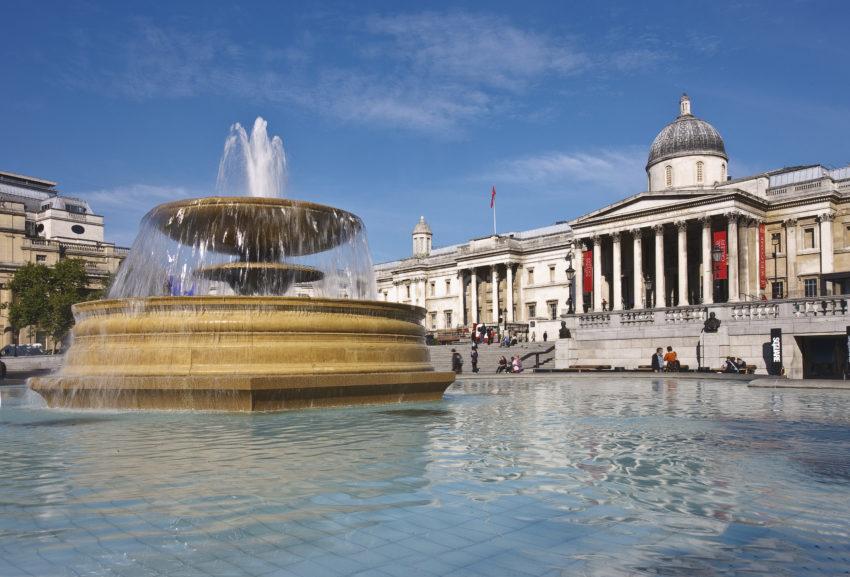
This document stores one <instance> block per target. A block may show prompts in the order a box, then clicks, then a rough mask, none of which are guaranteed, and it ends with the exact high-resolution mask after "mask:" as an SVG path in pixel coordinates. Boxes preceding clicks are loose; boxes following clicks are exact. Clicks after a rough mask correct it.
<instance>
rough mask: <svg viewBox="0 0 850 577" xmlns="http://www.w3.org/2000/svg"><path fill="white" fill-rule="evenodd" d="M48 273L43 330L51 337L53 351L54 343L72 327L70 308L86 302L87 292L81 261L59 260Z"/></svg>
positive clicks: (84, 268) (72, 320)
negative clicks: (48, 280) (45, 315)
mask: <svg viewBox="0 0 850 577" xmlns="http://www.w3.org/2000/svg"><path fill="white" fill-rule="evenodd" d="M50 273H51V274H50V284H49V285H48V295H47V311H48V312H47V318H46V323H45V325H46V326H45V328H46V329H47V332H48V333H49V334H50V336H52V337H53V343H54V344H53V348H54V351H55V349H56V343H58V342H60V341H61V340H62V338H63V337H64V336H65V335H66V334H67V332H68V331H69V330H70V329H71V327H72V326H74V314H73V313H72V312H71V307H72V306H73V305H75V304H77V303H78V302H82V301H84V300H87V299H88V294H89V291H88V290H87V289H86V267H85V263H84V262H83V261H82V260H79V259H75V258H69V259H64V260H60V261H59V262H58V263H56V266H54V267H53V268H52V269H50Z"/></svg>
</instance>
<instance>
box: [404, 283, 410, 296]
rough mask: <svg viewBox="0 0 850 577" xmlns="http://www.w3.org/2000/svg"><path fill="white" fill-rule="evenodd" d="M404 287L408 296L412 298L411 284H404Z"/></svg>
mask: <svg viewBox="0 0 850 577" xmlns="http://www.w3.org/2000/svg"><path fill="white" fill-rule="evenodd" d="M404 288H405V290H406V291H407V298H410V285H409V284H406V285H404Z"/></svg>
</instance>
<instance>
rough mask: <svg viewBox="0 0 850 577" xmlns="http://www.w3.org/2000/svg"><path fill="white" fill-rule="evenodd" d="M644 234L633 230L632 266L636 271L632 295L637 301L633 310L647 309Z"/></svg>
mask: <svg viewBox="0 0 850 577" xmlns="http://www.w3.org/2000/svg"><path fill="white" fill-rule="evenodd" d="M642 234H643V231H642V230H641V229H639V228H634V229H632V255H633V259H632V260H633V261H634V264H633V266H632V268H633V269H634V278H633V279H632V281H633V283H632V284H633V288H632V291H633V292H632V294H633V295H634V296H633V297H632V298H634V301H635V304H634V307H632V308H636V309H643V308H646V303H645V302H644V299H646V291H644V290H643V253H642V252H641V251H642V248H641V247H642V244H643V239H642V237H641V235H642Z"/></svg>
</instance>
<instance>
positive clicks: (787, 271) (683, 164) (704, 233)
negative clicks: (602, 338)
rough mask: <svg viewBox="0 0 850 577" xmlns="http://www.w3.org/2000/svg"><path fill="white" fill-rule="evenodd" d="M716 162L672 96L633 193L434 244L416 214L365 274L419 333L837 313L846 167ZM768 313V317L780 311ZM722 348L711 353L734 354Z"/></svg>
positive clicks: (849, 212)
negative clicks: (408, 312)
mask: <svg viewBox="0 0 850 577" xmlns="http://www.w3.org/2000/svg"><path fill="white" fill-rule="evenodd" d="M728 161H729V157H728V155H727V152H726V144H725V142H724V140H723V138H722V137H721V136H720V134H719V132H718V131H717V130H716V129H715V128H714V127H713V126H712V125H711V124H709V123H708V122H706V121H705V120H702V119H700V118H698V117H696V116H695V115H694V114H693V112H692V110H691V101H690V99H689V98H688V96H687V95H683V96H682V98H681V99H680V103H679V111H678V115H677V117H676V118H675V119H674V120H673V121H672V122H671V123H669V124H668V125H667V126H665V127H664V128H663V129H662V130H661V132H659V134H658V135H657V136H656V138H655V140H654V141H653V142H652V145H651V146H650V149H649V156H648V160H647V165H646V174H647V190H646V191H644V192H640V193H638V194H636V195H633V196H630V197H628V198H625V199H624V200H622V201H619V202H617V203H614V204H612V205H610V206H606V207H603V208H600V209H599V210H596V211H593V212H591V213H589V214H586V215H583V216H580V217H578V218H575V219H574V220H571V221H568V222H564V223H559V224H556V225H554V226H552V227H547V228H543V229H538V230H533V231H526V232H517V233H510V234H505V235H498V236H492V237H486V238H481V239H474V240H471V241H469V242H468V243H464V244H460V245H455V246H450V247H445V248H438V249H432V248H431V231H430V229H429V228H428V226H427V224H426V223H425V220H424V218H423V219H421V220H420V223H419V224H418V225H417V228H416V230H415V231H414V250H413V256H412V257H410V258H407V259H404V260H400V261H396V262H391V263H383V264H380V265H377V266H376V275H377V282H378V293H379V295H380V298H384V299H387V300H393V301H398V302H408V303H411V304H417V305H419V306H423V307H425V308H426V309H427V310H428V317H427V327H426V328H428V329H431V330H440V329H448V328H458V327H461V326H469V325H470V324H472V323H475V322H478V321H484V322H487V323H492V322H497V321H499V320H501V321H502V322H522V323H529V324H531V323H532V321H535V322H534V323H533V324H534V325H535V326H536V327H545V326H548V325H547V323H546V321H547V320H552V319H556V320H560V319H562V318H563V319H564V320H567V321H568V324H569V325H570V326H572V327H573V328H574V329H576V331H577V335H578V336H577V338H576V341H577V342H580V341H581V340H582V336H581V335H582V333H584V334H585V336H592V333H593V331H594V330H598V329H600V328H602V327H608V328H612V329H616V330H620V331H622V330H631V329H635V330H637V328H636V327H638V326H643V327H644V328H645V327H646V326H647V325H652V326H656V327H657V326H658V324H657V323H655V320H656V315H655V312H653V311H656V312H657V311H665V313H664V314H665V315H667V316H663V315H662V317H659V318H662V319H666V318H668V317H669V318H671V319H673V318H679V319H680V321H681V319H682V318H687V319H690V322H693V323H697V324H698V321H700V319H702V320H704V319H705V318H706V315H707V314H708V311H709V309H711V310H716V312H717V313H718V314H719V316H721V317H722V316H724V315H726V314H727V313H729V315H730V316H728V320H729V321H730V322H732V321H736V320H740V319H739V318H736V317H734V315H732V313H731V312H730V311H732V310H733V308H735V307H738V308H741V307H742V306H743V303H750V305H749V306H766V305H764V303H774V304H775V303H776V302H777V301H783V302H791V301H794V300H795V299H796V300H798V301H799V306H798V309H799V310H809V309H808V308H807V307H809V308H810V304H806V299H810V300H811V299H821V300H820V301H818V302H822V303H829V304H827V305H826V306H825V307H821V305H820V304H817V306H818V307H821V308H822V309H823V310H824V311H826V310H827V309H828V310H830V311H835V310H842V306H843V307H844V309H843V310H846V301H844V299H841V298H840V295H844V294H848V293H850V167H844V168H838V169H831V168H827V167H825V166H821V165H802V166H794V167H789V168H782V169H778V170H773V171H770V172H765V173H761V174H756V175H752V176H747V177H743V178H733V177H732V176H730V175H729V174H728ZM417 239H418V240H417ZM824 299H826V300H824ZM835 299H838V300H835ZM836 303H838V304H836ZM841 303H844V304H843V305H841ZM712 307H714V308H712ZM800 307H802V309H800ZM798 309H794V310H798ZM747 310H750V309H747ZM753 310H755V309H753ZM771 310H773V311H774V312H775V314H776V316H774V317H773V318H774V319H776V318H778V315H779V314H780V312H781V311H782V310H784V309H783V308H782V307H779V306H777V307H775V308H774V309H771ZM677 311H678V312H677ZM573 313H575V314H573ZM659 314H660V313H659ZM741 314H742V315H744V313H741ZM747 314H749V313H747ZM771 314H773V313H771ZM842 314H843V313H842ZM612 315H613V316H612ZM677 315H678V317H677ZM739 316H740V315H739ZM744 316H746V315H744ZM741 318H743V317H741ZM639 319H644V320H643V321H640V322H639ZM649 319H651V320H649ZM767 320H770V317H769V316H768V319H767ZM621 321H623V323H622V326H620V325H619V323H620V322H621ZM665 322H666V321H665ZM671 322H672V321H671ZM598 323H601V324H598ZM612 323H613V325H612ZM695 326H696V324H695ZM820 326H824V325H820ZM836 326H837V325H836ZM812 327H814V328H812V329H811V331H814V332H812V333H811V334H815V333H816V331H817V330H819V329H818V328H817V327H818V325H817V324H815V325H812ZM530 330H531V332H532V333H533V332H534V329H533V328H532V329H530ZM538 330H539V329H538ZM759 330H761V329H759ZM834 330H835V329H834V327H833V328H831V329H830V330H829V334H830V335H833V336H834ZM550 334H552V332H551V329H550ZM619 334H623V333H622V332H620V333H619ZM807 334H808V333H807ZM609 336H610V335H609ZM643 336H646V335H643ZM697 336H699V331H697ZM758 338H761V337H760V336H759V337H758ZM789 338H790V337H789ZM794 338H796V337H794ZM591 340H592V339H591ZM588 342H590V341H588ZM730 342H731V341H730ZM597 344H598V343H597ZM594 346H595V345H594ZM688 346H689V347H690V345H688ZM724 346H727V348H725V349H722V348H721V349H718V351H719V352H718V354H721V353H722V352H723V351H726V352H729V351H731V354H734V353H735V352H736V351H734V350H732V349H729V348H728V347H729V346H734V345H730V344H729V343H727V345H724ZM741 346H743V345H741ZM747 346H749V345H747ZM752 346H753V347H756V345H752ZM794 347H796V348H797V350H798V351H802V350H803V348H805V343H802V344H801V342H800V341H799V339H797V340H796V341H794V342H792V343H789V348H791V349H793V348H794ZM844 347H845V349H846V344H845V345H844ZM755 351H756V348H753V349H752V350H751V351H750V349H748V352H747V354H756V352H755ZM591 352H592V351H591ZM759 354H760V353H759ZM801 354H802V352H801ZM646 356H647V358H648V356H649V355H648V354H647V355H646ZM642 357H643V353H641V358H642ZM702 360H703V359H699V360H698V359H696V358H695V359H694V363H695V364H696V363H698V362H702ZM761 366H762V367H765V364H764V363H761ZM800 370H801V371H802V370H803V369H802V368H801V369H800Z"/></svg>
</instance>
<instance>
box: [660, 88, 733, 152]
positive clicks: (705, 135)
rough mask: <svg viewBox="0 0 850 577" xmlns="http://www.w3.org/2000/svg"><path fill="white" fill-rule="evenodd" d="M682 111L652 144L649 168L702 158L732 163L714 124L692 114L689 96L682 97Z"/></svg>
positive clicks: (680, 108)
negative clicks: (701, 155)
mask: <svg viewBox="0 0 850 577" xmlns="http://www.w3.org/2000/svg"><path fill="white" fill-rule="evenodd" d="M679 110H680V114H679V117H678V118H676V120H674V121H673V122H671V123H670V124H668V125H667V126H665V127H664V128H662V129H661V132H659V133H658V136H656V137H655V140H653V141H652V146H651V147H650V149H649V160H647V163H646V167H647V168H649V167H650V166H652V165H653V164H656V163H658V162H661V161H662V160H668V159H670V158H676V157H680V156H693V155H698V154H708V155H712V156H720V157H722V158H724V159H726V160H728V159H729V158H728V157H727V156H726V145H725V144H724V143H723V137H721V136H720V133H719V132H717V129H715V128H714V127H713V126H712V125H711V124H709V123H708V122H706V121H705V120H702V119H700V118H697V117H696V116H694V115H693V114H691V99H690V98H689V97H688V95H687V94H683V95H682V98H681V101H680V107H679Z"/></svg>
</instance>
